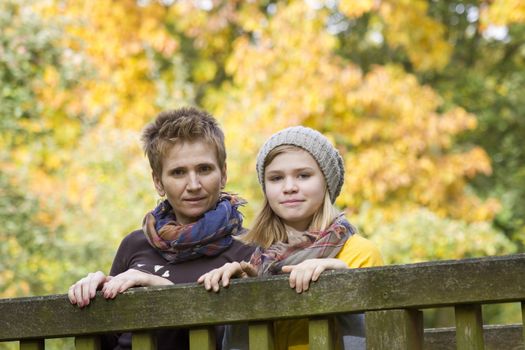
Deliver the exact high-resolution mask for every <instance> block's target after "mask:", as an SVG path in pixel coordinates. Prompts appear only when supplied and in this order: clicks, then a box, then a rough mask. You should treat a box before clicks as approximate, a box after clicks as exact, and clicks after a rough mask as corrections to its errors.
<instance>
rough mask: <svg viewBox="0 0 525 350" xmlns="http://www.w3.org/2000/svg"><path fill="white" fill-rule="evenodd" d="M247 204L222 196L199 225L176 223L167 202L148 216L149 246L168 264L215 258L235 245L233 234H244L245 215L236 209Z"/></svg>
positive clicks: (145, 230) (144, 224) (145, 223)
mask: <svg viewBox="0 0 525 350" xmlns="http://www.w3.org/2000/svg"><path fill="white" fill-rule="evenodd" d="M245 203H246V202H245V201H244V200H243V199H241V198H238V197H236V196H234V195H231V194H228V193H221V196H220V198H219V201H218V202H217V206H216V207H215V208H214V209H211V210H209V211H207V212H206V213H205V214H204V216H203V217H202V218H201V219H199V220H198V221H196V222H193V223H191V224H187V225H180V224H178V223H177V218H176V217H175V213H174V212H173V208H172V207H171V205H170V203H169V202H168V200H164V201H163V202H161V203H160V204H159V205H158V206H157V207H156V208H155V209H153V211H151V212H149V213H148V214H146V216H145V217H144V221H143V231H144V234H145V235H146V238H147V239H148V242H149V244H150V245H151V246H152V247H153V248H155V249H157V250H158V251H159V252H160V254H161V255H162V256H163V257H164V259H166V261H168V262H169V263H173V264H176V263H180V262H183V261H188V260H193V259H197V258H199V257H201V256H215V255H218V254H220V253H221V252H222V251H224V250H225V249H227V248H228V247H229V246H230V245H231V244H232V242H233V237H232V235H237V234H239V233H240V232H242V214H241V213H240V212H239V211H238V210H237V208H238V207H239V206H240V205H243V204H245Z"/></svg>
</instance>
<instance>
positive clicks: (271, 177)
mask: <svg viewBox="0 0 525 350" xmlns="http://www.w3.org/2000/svg"><path fill="white" fill-rule="evenodd" d="M282 178H283V177H282V176H270V177H269V178H268V181H270V182H277V181H279V180H281V179H282Z"/></svg>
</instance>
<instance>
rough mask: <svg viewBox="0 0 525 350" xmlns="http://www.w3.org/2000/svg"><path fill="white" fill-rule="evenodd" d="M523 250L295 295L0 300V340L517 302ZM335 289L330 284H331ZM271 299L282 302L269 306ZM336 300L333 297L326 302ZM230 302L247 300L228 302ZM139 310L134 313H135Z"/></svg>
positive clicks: (320, 284) (176, 289)
mask: <svg viewBox="0 0 525 350" xmlns="http://www.w3.org/2000/svg"><path fill="white" fill-rule="evenodd" d="M523 275H525V255H524V254H517V255H513V256H506V257H492V258H483V259H467V260H457V261H441V262H432V263H423V264H410V265H399V266H385V267H379V268H365V269H352V270H346V271H331V272H327V273H323V276H321V278H320V279H319V281H317V282H316V283H313V284H312V286H311V288H310V289H309V290H308V292H306V293H302V294H301V295H297V293H295V292H294V291H293V290H292V289H291V288H290V287H289V285H288V281H287V277H286V276H274V277H269V278H265V279H262V280H261V279H256V278H249V279H242V280H235V281H233V282H232V285H231V286H230V288H227V289H223V290H221V291H220V293H211V292H207V291H206V290H205V289H204V288H202V286H198V285H197V284H181V285H176V286H169V287H155V288H134V289H132V290H130V291H128V292H126V293H123V294H122V295H119V296H118V297H117V298H116V299H115V300H110V301H107V300H105V299H103V298H102V297H101V296H100V294H98V295H97V297H96V298H95V299H94V300H93V302H92V303H91V304H90V305H89V306H88V307H86V308H84V309H79V308H77V307H75V306H72V305H71V304H69V302H68V299H67V296H66V295H53V296H45V297H34V298H17V299H3V300H0V341H9V340H17V339H30V338H41V337H66V336H75V335H83V334H86V335H87V334H93V333H102V332H114V331H133V330H138V329H153V328H162V327H177V326H200V325H203V324H224V323H233V322H238V321H240V322H246V321H260V320H265V319H280V318H301V317H308V316H322V315H326V314H332V313H347V312H362V311H369V310H380V309H396V308H425V307H441V306H451V305H455V304H462V303H491V302H495V303H497V302H511V301H523V300H525V279H522V278H516V276H523ZM334 286H337V288H334ZM274 300H280V301H282V302H281V303H280V305H281V306H280V307H279V308H271V307H268V305H272V304H273V302H274ZM334 301H337V302H334ZM232 305H250V307H249V308H247V307H244V308H243V307H232ZM137 315H141V317H137Z"/></svg>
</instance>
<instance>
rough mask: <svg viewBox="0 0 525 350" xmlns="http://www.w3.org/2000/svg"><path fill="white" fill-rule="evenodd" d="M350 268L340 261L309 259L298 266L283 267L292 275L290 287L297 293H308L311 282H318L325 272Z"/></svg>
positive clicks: (284, 270)
mask: <svg viewBox="0 0 525 350" xmlns="http://www.w3.org/2000/svg"><path fill="white" fill-rule="evenodd" d="M347 268H348V266H347V265H346V264H345V263H344V262H343V261H342V260H339V259H307V260H305V261H303V262H301V263H299V264H297V265H286V266H283V268H282V270H283V272H285V273H288V272H289V273H290V279H289V281H290V287H291V288H295V291H296V292H297V293H302V292H306V291H307V290H308V287H309V286H310V281H314V282H315V281H317V280H318V279H319V276H320V275H321V273H322V272H323V271H325V270H340V269H347Z"/></svg>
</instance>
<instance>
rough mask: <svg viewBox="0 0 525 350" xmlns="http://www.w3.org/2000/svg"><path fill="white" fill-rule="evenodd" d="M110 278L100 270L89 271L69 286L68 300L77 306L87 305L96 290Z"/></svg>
mask: <svg viewBox="0 0 525 350" xmlns="http://www.w3.org/2000/svg"><path fill="white" fill-rule="evenodd" d="M110 279H111V276H106V275H104V273H103V272H102V271H97V272H90V273H89V274H88V275H87V276H86V277H84V278H82V279H80V280H78V281H77V282H76V283H75V284H73V285H72V286H71V287H69V290H68V292H67V296H68V298H69V301H70V302H71V304H73V305H75V304H76V305H78V307H84V306H87V305H89V301H90V300H91V299H93V298H94V297H95V295H96V293H97V290H98V289H100V287H101V286H102V285H103V284H104V283H106V282H107V281H109V280H110Z"/></svg>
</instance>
